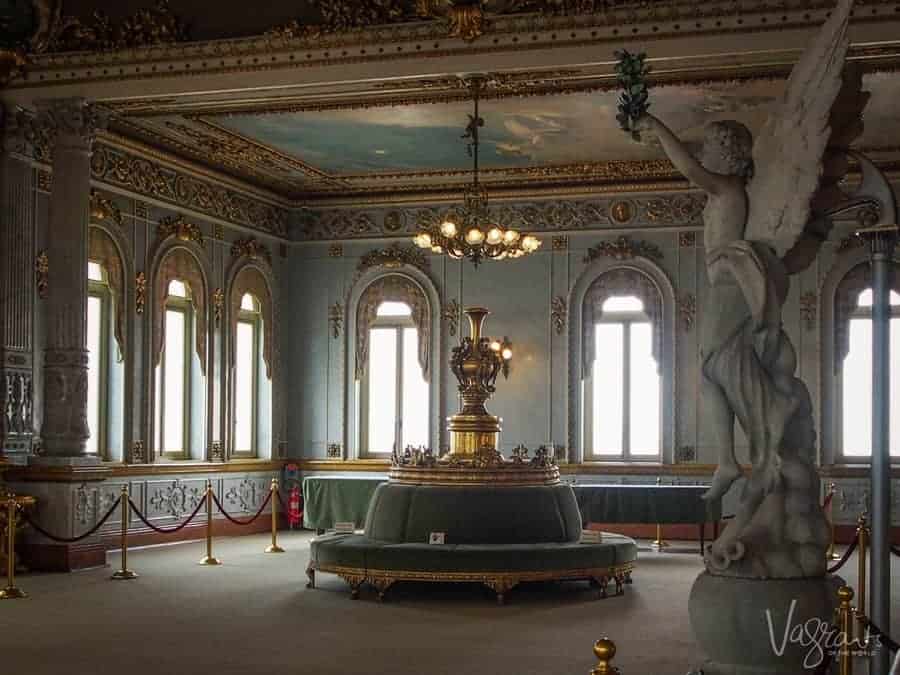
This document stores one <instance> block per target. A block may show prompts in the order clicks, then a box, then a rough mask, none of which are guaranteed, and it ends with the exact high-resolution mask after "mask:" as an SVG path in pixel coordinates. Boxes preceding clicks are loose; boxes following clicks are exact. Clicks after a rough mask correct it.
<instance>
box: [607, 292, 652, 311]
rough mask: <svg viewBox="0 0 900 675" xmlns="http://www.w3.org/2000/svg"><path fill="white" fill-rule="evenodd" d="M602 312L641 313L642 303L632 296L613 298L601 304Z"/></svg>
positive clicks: (642, 309)
mask: <svg viewBox="0 0 900 675" xmlns="http://www.w3.org/2000/svg"><path fill="white" fill-rule="evenodd" d="M603 311H604V312H643V311H644V303H643V302H641V301H640V298H636V297H634V296H633V295H624V296H613V297H611V298H609V299H607V300H606V301H605V302H604V303H603Z"/></svg>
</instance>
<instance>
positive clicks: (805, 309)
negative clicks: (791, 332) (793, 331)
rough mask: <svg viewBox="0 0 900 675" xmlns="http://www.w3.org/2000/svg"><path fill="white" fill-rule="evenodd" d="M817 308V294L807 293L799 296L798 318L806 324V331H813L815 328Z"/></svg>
mask: <svg viewBox="0 0 900 675" xmlns="http://www.w3.org/2000/svg"><path fill="white" fill-rule="evenodd" d="M818 308H819V295H818V294H817V293H814V292H813V291H807V292H806V293H804V294H803V295H801V296H800V318H802V319H803V322H804V323H805V324H806V330H813V329H814V328H815V327H816V316H817V315H818Z"/></svg>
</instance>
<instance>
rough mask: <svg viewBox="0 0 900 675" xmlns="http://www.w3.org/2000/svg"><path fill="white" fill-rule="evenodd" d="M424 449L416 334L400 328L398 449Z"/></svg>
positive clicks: (423, 388) (423, 390) (424, 400)
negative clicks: (400, 437)
mask: <svg viewBox="0 0 900 675" xmlns="http://www.w3.org/2000/svg"><path fill="white" fill-rule="evenodd" d="M407 445H413V446H416V447H419V446H422V445H424V446H426V447H427V446H428V383H427V382H426V381H425V378H424V377H423V376H422V366H421V365H419V335H418V331H417V330H416V329H415V328H404V329H403V440H402V446H403V447H404V448H405V447H406V446H407Z"/></svg>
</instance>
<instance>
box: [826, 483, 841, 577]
mask: <svg viewBox="0 0 900 675" xmlns="http://www.w3.org/2000/svg"><path fill="white" fill-rule="evenodd" d="M836 490H837V485H835V484H834V483H831V484H830V485H829V486H828V496H827V497H826V499H827V500H828V524H829V526H830V529H831V543H830V544H828V553H827V554H826V556H825V557H826V558H827V559H828V560H840V558H841V556H839V555H838V554H837V551H835V550H834V494H835V492H836Z"/></svg>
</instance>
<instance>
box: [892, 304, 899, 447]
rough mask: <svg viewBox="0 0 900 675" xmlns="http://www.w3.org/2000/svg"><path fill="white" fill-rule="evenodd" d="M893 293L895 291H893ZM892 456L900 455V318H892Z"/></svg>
mask: <svg viewBox="0 0 900 675" xmlns="http://www.w3.org/2000/svg"><path fill="white" fill-rule="evenodd" d="M891 292H892V293H893V291H891ZM890 420H891V446H890V447H891V457H900V428H898V427H900V319H891V416H890Z"/></svg>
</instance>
